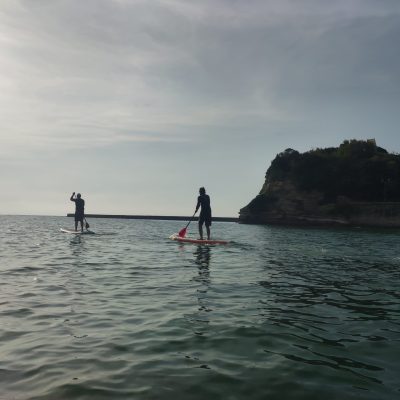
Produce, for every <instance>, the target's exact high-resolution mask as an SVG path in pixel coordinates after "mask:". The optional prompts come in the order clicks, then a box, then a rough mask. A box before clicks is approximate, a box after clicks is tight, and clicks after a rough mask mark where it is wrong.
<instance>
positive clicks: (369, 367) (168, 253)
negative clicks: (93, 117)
mask: <svg viewBox="0 0 400 400" xmlns="http://www.w3.org/2000/svg"><path fill="white" fill-rule="evenodd" d="M0 222H1V230H0V245H1V248H0V252H1V253H0V257H1V262H0V399H1V400H11V399H15V400H24V399H58V400H60V399H61V400H62V399H96V400H97V399H174V400H178V399H185V400H190V399H246V400H253V399H280V400H281V399H296V400H299V399H307V400H310V399H324V400H328V399H346V400H348V399H371V400H372V399H373V400H377V399H380V400H382V399H398V398H400V380H399V377H400V361H399V360H400V248H399V242H400V233H399V232H398V231H374V230H362V229H342V230H337V229H300V228H284V227H271V226H255V225H239V224H235V223H215V224H214V225H213V227H212V235H213V237H214V238H223V239H229V240H231V241H232V242H231V243H230V244H229V245H227V246H197V245H193V244H181V243H176V242H173V241H171V240H169V239H168V236H169V235H171V234H173V233H175V232H177V231H179V230H180V229H181V228H182V227H184V223H182V221H149V220H111V219H93V220H91V221H89V222H90V223H91V229H93V230H94V231H95V232H96V235H85V236H77V235H68V234H65V233H61V232H60V231H59V229H60V227H65V228H71V227H72V226H73V220H72V219H70V218H66V217H27V216H2V217H0ZM188 235H192V236H194V237H196V225H195V223H193V224H192V225H191V226H190V227H189V232H188Z"/></svg>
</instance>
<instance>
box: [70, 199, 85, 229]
mask: <svg viewBox="0 0 400 400" xmlns="http://www.w3.org/2000/svg"><path fill="white" fill-rule="evenodd" d="M74 196H75V192H74V193H72V196H71V198H70V200H71V201H73V202H74V203H75V230H76V231H77V230H78V222H80V223H81V231H82V232H83V219H84V218H85V200H83V199H82V198H81V194H80V193H78V194H77V195H76V197H75V198H74Z"/></svg>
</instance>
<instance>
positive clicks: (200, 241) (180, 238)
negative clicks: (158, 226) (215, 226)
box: [169, 233, 229, 244]
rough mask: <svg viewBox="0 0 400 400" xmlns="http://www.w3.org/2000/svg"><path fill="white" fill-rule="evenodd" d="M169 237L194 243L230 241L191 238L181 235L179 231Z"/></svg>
mask: <svg viewBox="0 0 400 400" xmlns="http://www.w3.org/2000/svg"><path fill="white" fill-rule="evenodd" d="M169 238H170V239H171V240H175V241H177V242H181V243H193V244H228V243H229V242H228V241H227V240H212V239H210V240H207V239H203V240H201V239H190V238H185V237H180V236H179V235H178V234H177V233H175V234H174V235H171V236H170V237H169Z"/></svg>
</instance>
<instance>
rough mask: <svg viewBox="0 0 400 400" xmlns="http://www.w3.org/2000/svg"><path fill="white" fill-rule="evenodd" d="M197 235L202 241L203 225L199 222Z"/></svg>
mask: <svg viewBox="0 0 400 400" xmlns="http://www.w3.org/2000/svg"><path fill="white" fill-rule="evenodd" d="M199 235H200V239H201V240H203V224H202V223H200V222H199Z"/></svg>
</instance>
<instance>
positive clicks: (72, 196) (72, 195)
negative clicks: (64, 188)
mask: <svg viewBox="0 0 400 400" xmlns="http://www.w3.org/2000/svg"><path fill="white" fill-rule="evenodd" d="M74 196H75V192H73V193H72V194H71V198H70V200H71V201H74V200H75V199H74Z"/></svg>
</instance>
